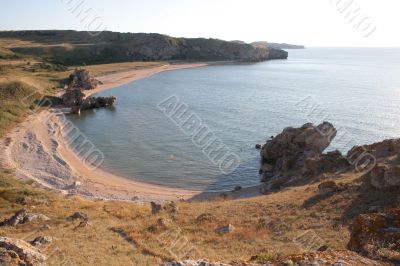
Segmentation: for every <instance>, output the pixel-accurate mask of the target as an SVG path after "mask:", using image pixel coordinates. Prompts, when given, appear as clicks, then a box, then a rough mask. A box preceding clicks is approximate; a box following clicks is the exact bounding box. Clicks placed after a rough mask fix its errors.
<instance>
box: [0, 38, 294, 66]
mask: <svg viewBox="0 0 400 266" xmlns="http://www.w3.org/2000/svg"><path fill="white" fill-rule="evenodd" d="M0 38H17V39H21V40H24V41H31V42H36V43H43V45H42V46H37V45H32V46H31V47H29V46H23V47H14V48H12V49H11V50H12V51H13V52H15V53H19V54H24V55H35V56H43V58H46V60H48V61H50V62H52V63H56V64H62V65H78V64H79V65H81V64H83V63H85V64H100V63H111V62H128V61H160V60H187V61H247V62H258V61H264V60H271V59H286V58H287V57H288V53H287V52H286V51H284V50H282V49H279V48H276V47H272V46H269V45H253V44H246V43H243V42H235V41H223V40H219V39H205V38H175V37H171V36H167V35H162V34H155V33H151V34H147V33H119V32H110V31H105V32H102V34H100V35H99V36H92V35H89V34H87V33H86V32H78V31H55V30H48V31H3V32H0ZM60 43H69V44H71V45H70V46H68V47H65V46H64V45H60Z"/></svg>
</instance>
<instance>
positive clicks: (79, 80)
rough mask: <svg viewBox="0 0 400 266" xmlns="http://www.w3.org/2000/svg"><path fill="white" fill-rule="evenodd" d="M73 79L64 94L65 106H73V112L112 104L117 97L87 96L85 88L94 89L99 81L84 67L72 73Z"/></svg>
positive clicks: (76, 112)
mask: <svg viewBox="0 0 400 266" xmlns="http://www.w3.org/2000/svg"><path fill="white" fill-rule="evenodd" d="M70 78H71V79H72V81H71V83H70V84H69V87H68V88H67V90H66V91H65V93H64V94H63V96H62V102H63V104H64V106H66V107H70V108H71V113H73V114H78V113H80V111H83V110H89V109H94V108H102V107H109V106H112V105H113V104H114V103H115V101H116V99H117V98H116V97H114V96H110V97H87V98H86V97H85V96H86V95H85V93H83V90H90V89H94V88H95V87H96V86H97V85H98V84H99V83H98V81H96V80H95V79H93V78H91V77H90V75H89V72H87V71H86V70H84V69H79V70H75V72H74V73H72V74H71V77H70Z"/></svg>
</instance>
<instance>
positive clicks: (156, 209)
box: [150, 201, 162, 214]
mask: <svg viewBox="0 0 400 266" xmlns="http://www.w3.org/2000/svg"><path fill="white" fill-rule="evenodd" d="M150 205H151V213H152V214H157V213H159V212H161V209H162V206H161V204H158V203H155V202H154V201H152V202H150Z"/></svg>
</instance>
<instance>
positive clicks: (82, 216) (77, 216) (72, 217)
mask: <svg viewBox="0 0 400 266" xmlns="http://www.w3.org/2000/svg"><path fill="white" fill-rule="evenodd" d="M88 219H89V217H88V215H87V214H86V213H84V212H75V213H74V214H72V215H70V216H68V217H67V220H70V221H72V220H88Z"/></svg>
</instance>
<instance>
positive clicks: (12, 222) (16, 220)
mask: <svg viewBox="0 0 400 266" xmlns="http://www.w3.org/2000/svg"><path fill="white" fill-rule="evenodd" d="M27 214H28V211H27V210H26V209H21V210H19V211H17V212H16V213H15V214H14V215H13V216H11V217H10V218H8V219H5V220H4V221H3V222H1V223H0V226H5V225H9V226H16V225H18V224H22V223H23V221H24V219H25V217H26V215H27Z"/></svg>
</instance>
